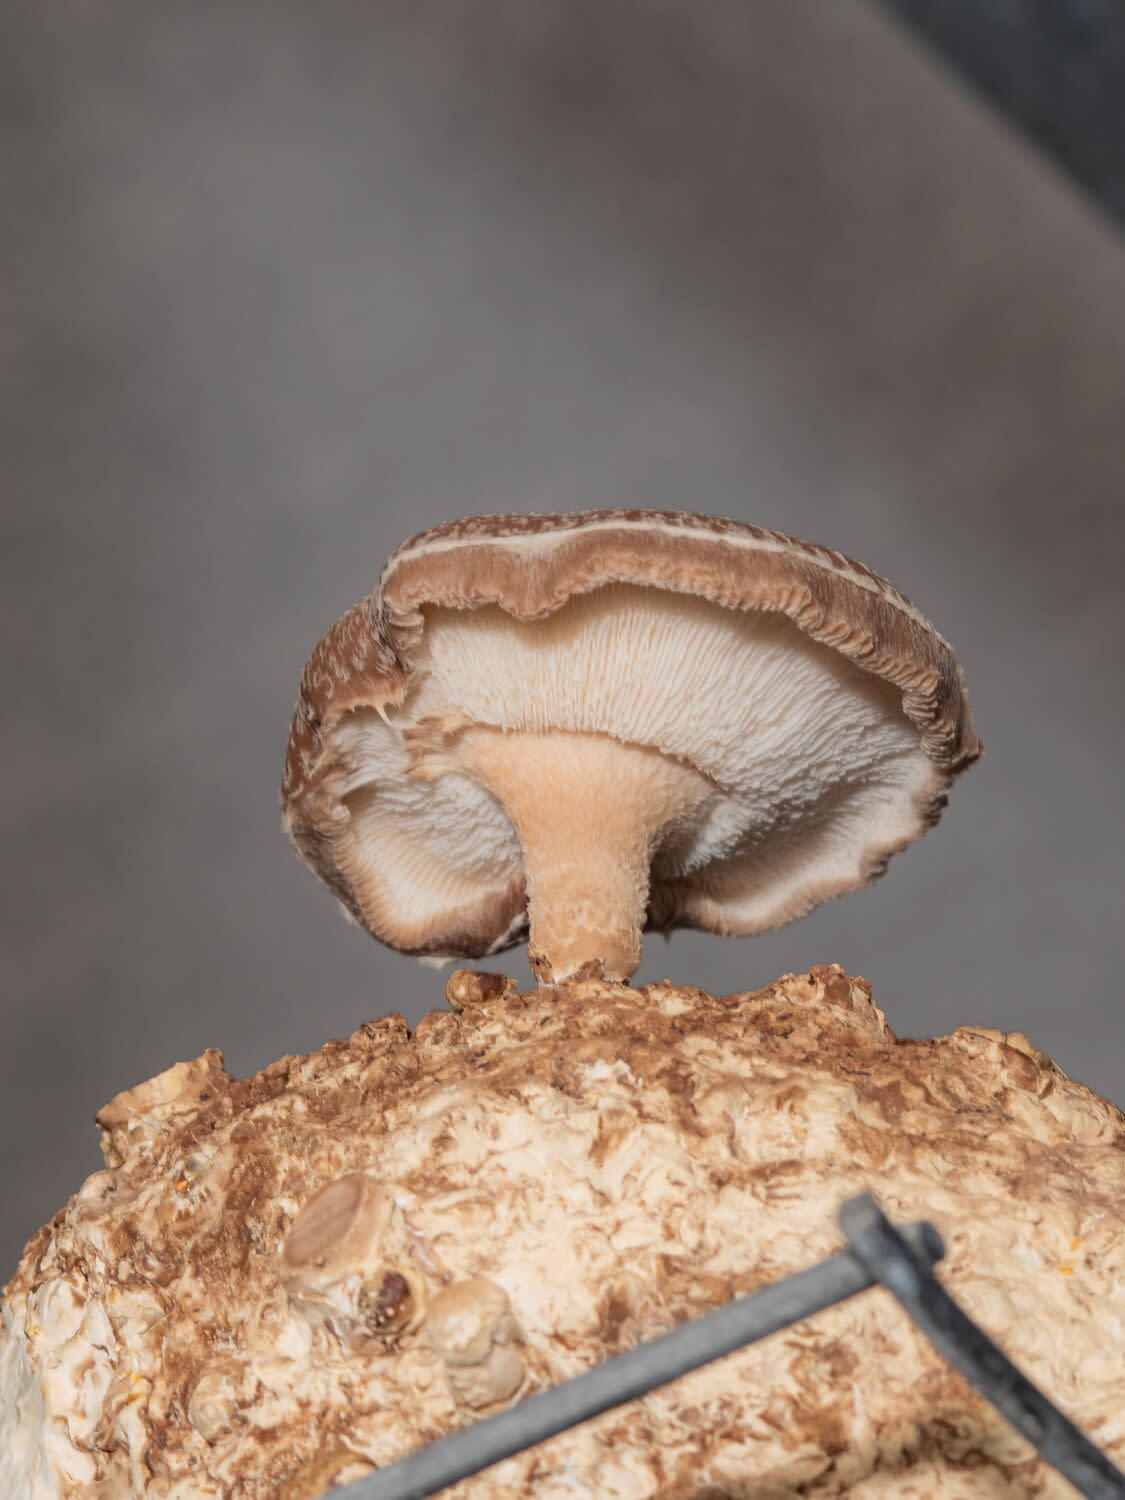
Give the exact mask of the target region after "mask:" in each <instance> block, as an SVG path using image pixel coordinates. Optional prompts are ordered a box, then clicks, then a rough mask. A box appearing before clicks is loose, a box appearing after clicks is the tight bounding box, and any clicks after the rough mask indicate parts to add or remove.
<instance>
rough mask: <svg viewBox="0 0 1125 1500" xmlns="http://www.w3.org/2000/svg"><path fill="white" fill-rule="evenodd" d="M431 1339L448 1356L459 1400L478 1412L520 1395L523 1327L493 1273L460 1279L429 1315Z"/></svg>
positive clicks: (452, 1389)
mask: <svg viewBox="0 0 1125 1500" xmlns="http://www.w3.org/2000/svg"><path fill="white" fill-rule="evenodd" d="M425 1339H426V1343H427V1344H428V1345H429V1346H430V1348H431V1349H432V1350H433V1351H434V1353H435V1354H439V1355H440V1356H441V1357H442V1359H443V1360H444V1361H445V1373H446V1378H447V1380H448V1381H449V1389H450V1392H451V1393H452V1395H453V1399H454V1400H455V1401H456V1402H457V1403H458V1405H460V1406H468V1407H472V1408H473V1409H474V1410H475V1411H483V1410H487V1409H488V1408H489V1407H493V1406H497V1405H499V1404H500V1403H502V1402H504V1401H507V1400H508V1398H509V1397H510V1396H514V1395H515V1393H516V1392H517V1391H518V1390H519V1388H520V1386H521V1385H522V1384H523V1377H524V1363H523V1355H522V1354H521V1353H520V1350H519V1348H518V1347H517V1345H519V1344H522V1343H523V1331H522V1330H521V1328H520V1325H519V1324H518V1322H517V1321H516V1319H515V1316H514V1314H513V1313H512V1307H511V1303H510V1302H509V1301H508V1294H507V1292H506V1291H505V1290H504V1289H503V1287H500V1286H497V1285H496V1283H495V1282H494V1281H490V1280H489V1279H488V1277H487V1276H472V1277H470V1278H469V1279H468V1280H467V1281H455V1282H454V1283H453V1284H452V1285H451V1286H447V1287H445V1288H443V1290H442V1291H440V1292H439V1293H438V1294H437V1296H436V1297H435V1298H434V1300H433V1301H432V1302H431V1303H430V1307H429V1311H428V1313H427V1315H426V1327H425Z"/></svg>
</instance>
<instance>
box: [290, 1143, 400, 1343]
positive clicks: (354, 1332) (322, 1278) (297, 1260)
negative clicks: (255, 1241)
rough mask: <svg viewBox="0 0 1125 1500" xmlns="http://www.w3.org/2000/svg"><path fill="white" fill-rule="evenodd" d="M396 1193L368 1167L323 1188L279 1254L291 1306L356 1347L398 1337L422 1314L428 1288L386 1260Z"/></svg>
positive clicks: (309, 1205) (298, 1218)
mask: <svg viewBox="0 0 1125 1500" xmlns="http://www.w3.org/2000/svg"><path fill="white" fill-rule="evenodd" d="M391 1206H392V1205H391V1198H390V1195H389V1193H388V1192H387V1191H386V1189H385V1188H384V1187H382V1186H381V1185H380V1184H379V1183H377V1182H376V1181H375V1180H374V1179H373V1178H371V1177H369V1176H368V1175H367V1174H366V1173H364V1172H349V1173H348V1174H347V1176H344V1177H337V1178H336V1179H335V1180H334V1181H332V1182H329V1183H326V1184H325V1186H324V1187H322V1188H320V1189H319V1190H318V1191H317V1192H316V1193H314V1194H313V1196H312V1197H311V1198H310V1199H309V1201H308V1202H307V1203H306V1204H305V1206H304V1207H303V1208H302V1209H301V1211H300V1213H299V1214H298V1215H297V1217H296V1219H295V1220H294V1221H293V1226H292V1228H291V1229H290V1231H289V1235H288V1237H287V1239H286V1241H285V1244H284V1246H283V1248H282V1253H281V1278H282V1281H283V1283H284V1285H285V1289H286V1291H287V1293H288V1295H289V1300H290V1303H291V1305H292V1306H293V1307H294V1308H296V1309H297V1310H299V1311H300V1312H302V1313H303V1314H304V1315H305V1316H306V1318H308V1319H309V1321H310V1322H313V1323H327V1324H328V1325H329V1327H331V1328H332V1329H333V1331H334V1332H335V1333H336V1334H337V1335H338V1337H340V1338H341V1339H343V1340H344V1341H345V1342H346V1343H347V1344H349V1345H350V1346H352V1347H358V1346H360V1345H362V1344H364V1343H366V1342H367V1341H368V1340H369V1339H371V1338H373V1337H383V1338H386V1337H397V1336H398V1335H400V1334H401V1333H403V1332H405V1331H408V1330H409V1329H410V1328H412V1327H414V1326H415V1325H416V1323H417V1322H418V1321H419V1319H420V1318H421V1310H422V1307H423V1301H424V1298H423V1289H422V1285H421V1282H420V1281H419V1280H418V1278H417V1277H416V1276H415V1275H414V1273H413V1272H412V1271H408V1270H406V1269H404V1268H403V1267H401V1266H395V1265H391V1264H389V1263H388V1262H387V1261H386V1259H385V1254H386V1247H385V1244H384V1240H385V1231H386V1229H387V1225H388V1223H389V1221H390V1215H391Z"/></svg>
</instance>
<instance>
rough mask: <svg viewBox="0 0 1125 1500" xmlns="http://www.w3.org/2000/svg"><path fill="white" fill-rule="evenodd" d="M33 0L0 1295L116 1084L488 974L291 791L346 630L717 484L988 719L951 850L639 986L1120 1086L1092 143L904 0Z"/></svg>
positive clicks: (1124, 1096) (1120, 318) (89, 1160)
mask: <svg viewBox="0 0 1125 1500" xmlns="http://www.w3.org/2000/svg"><path fill="white" fill-rule="evenodd" d="M0 28H2V33H3V34H2V35H0V72H2V87H0V108H2V110H3V115H4V131H3V142H2V152H3V154H2V168H3V171H4V175H5V184H6V186H5V192H4V210H5V212H4V219H5V227H4V234H3V254H4V258H5V262H6V264H5V266H4V272H3V281H2V296H3V307H2V309H0V329H2V341H3V342H2V350H3V357H2V361H0V375H2V379H3V420H4V434H3V447H2V452H3V462H4V471H5V482H4V491H3V507H2V525H3V546H2V558H0V563H2V568H3V581H2V590H0V609H2V611H3V623H4V645H5V650H4V653H3V658H4V659H3V674H4V680H3V699H4V705H5V710H6V712H5V715H4V741H5V743H4V760H3V764H4V769H5V774H4V776H3V780H2V783H0V797H2V804H0V820H2V821H0V827H2V848H3V864H2V870H3V881H4V890H3V901H2V907H0V921H2V923H3V974H2V986H3V988H2V1001H0V1004H2V1007H3V1017H2V1019H3V1027H2V1033H0V1034H2V1038H3V1041H2V1057H0V1073H2V1080H0V1082H2V1088H0V1139H2V1140H3V1143H4V1152H3V1166H2V1167H0V1172H2V1182H3V1191H4V1212H3V1216H2V1222H0V1281H2V1280H3V1279H4V1278H5V1276H6V1275H7V1274H8V1273H9V1272H10V1270H11V1268H12V1267H13V1266H14V1263H15V1259H16V1256H17V1255H18V1252H19V1248H20V1246H21V1245H22V1243H23V1240H24V1239H25V1237H26V1236H27V1235H28V1234H30V1233H31V1232H32V1231H33V1230H34V1229H35V1228H36V1227H37V1226H38V1225H39V1223H40V1222H41V1221H43V1220H44V1219H45V1218H47V1217H48V1216H49V1215H50V1214H51V1213H52V1212H53V1211H54V1209H56V1208H57V1207H58V1206H60V1205H61V1203H62V1201H63V1200H64V1198H65V1196H66V1195H67V1194H68V1193H69V1192H70V1191H72V1190H73V1189H74V1188H75V1187H76V1186H77V1184H78V1183H79V1181H80V1180H81V1179H82V1178H83V1177H84V1176H85V1175H86V1173H87V1172H89V1171H90V1170H93V1169H94V1168H95V1167H96V1165H97V1164H98V1157H97V1145H96V1132H95V1129H94V1127H93V1124H92V1122H91V1116H92V1114H93V1112H94V1110H95V1109H96V1108H97V1107H98V1106H99V1105H100V1104H101V1103H103V1102H104V1101H105V1100H107V1099H108V1098H109V1097H110V1096H111V1095H112V1094H114V1093H115V1092H116V1091H118V1090H120V1089H122V1088H125V1087H127V1086H128V1085H131V1084H133V1083H135V1082H137V1081H139V1080H141V1079H143V1078H146V1077H148V1076H149V1075H151V1074H153V1073H156V1072H158V1071H159V1070H161V1069H163V1068H164V1067H166V1066H168V1065H169V1064H170V1063H172V1062H173V1061H174V1060H176V1059H179V1058H186V1057H190V1056H193V1055H194V1054H196V1053H198V1052H200V1051H201V1050H202V1049H203V1048H204V1047H207V1046H209V1045H217V1046H220V1047H222V1048H223V1050H224V1051H225V1053H226V1057H227V1063H228V1066H229V1067H230V1068H231V1069H232V1070H234V1071H239V1072H245V1071H249V1070H252V1069H255V1068H257V1067H259V1066H261V1065H262V1064H264V1063H266V1062H267V1061H269V1060H271V1059H272V1058H274V1057H276V1056H278V1055H279V1054H281V1053H283V1052H286V1051H293V1050H307V1049H309V1048H312V1047H315V1046H317V1045H318V1044H319V1043H320V1042H321V1041H322V1040H323V1039H324V1038H325V1037H327V1036H331V1035H340V1034H344V1033H347V1032H348V1031H349V1030H351V1029H352V1028H354V1027H355V1026H356V1025H357V1024H358V1022H359V1021H360V1020H361V1019H363V1018H364V1017H368V1016H374V1015H379V1014H381V1013H383V1012H385V1011H387V1010H390V1009H398V1010H401V1011H403V1012H404V1013H405V1014H406V1015H407V1016H408V1017H409V1018H411V1019H417V1018H418V1017H419V1016H421V1015H422V1014H423V1013H424V1012H425V1011H426V1010H428V1009H432V1008H434V1007H435V1006H438V1005H440V1004H441V1003H442V1001H441V993H442V984H443V979H442V976H440V975H438V974H435V973H434V972H433V971H432V970H427V969H424V968H421V967H419V966H418V965H417V964H416V963H414V962H413V961H412V960H410V959H407V958H403V957H401V956H399V955H397V954H394V953H390V952H388V951H385V950H383V949H381V948H380V947H379V946H378V945H376V944H375V943H374V942H372V941H371V939H369V938H368V937H366V936H365V935H363V934H362V933H360V932H359V931H358V930H356V929H355V928H353V927H350V926H348V925H346V924H345V922H344V920H343V918H342V917H341V916H340V914H339V912H338V910H337V908H336V907H335V905H334V903H333V902H332V900H331V899H330V897H329V896H328V895H327V893H326V892H325V891H323V890H322V889H321V888H320V887H319V886H318V885H317V884H316V883H315V882H314V880H313V879H312V877H311V876H310V875H308V874H307V873H306V871H305V870H304V868H303V867H302V866H301V865H300V864H299V863H298V861H297V859H296V858H295V856H294V855H293V854H292V853H291V852H290V850H289V849H288V848H287V846H286V843H285V841H284V839H283V837H282V834H281V832H280V825H279V814H278V806H277V783H278V777H279V773H280V765H281V757H282V751H283V748H284V743H285V737H286V733H287V727H288V718H289V713H290V709H291V704H292V700H293V696H294V693H295V690H296V683H297V678H298V675H299V672H300V669H301V665H302V663H303V661H304V658H305V655H306V653H307V651H308V649H309V648H310V647H311V645H312V643H313V641H314V640H315V639H316V637H317V636H318V635H319V634H320V633H321V632H322V631H323V630H324V629H325V628H327V626H328V625H329V624H330V623H331V622H332V620H333V619H334V618H335V617H336V615H338V614H339V613H341V612H342V610H343V609H344V608H345V607H346V606H347V605H349V604H350V603H352V602H353V601H354V600H355V599H357V598H358V597H360V596H361V595H363V594H364V593H366V592H367V591H368V590H369V589H370V587H371V586H372V584H373V583H374V581H375V578H376V576H377V573H378V571H379V568H380V565H381V563H382V561H383V559H384V557H385V556H386V554H387V553H388V552H389V551H390V550H391V549H392V548H393V547H394V546H395V545H397V544H398V543H399V542H400V541H402V540H403V539H404V538H405V537H406V536H407V535H409V534H410V533H411V532H413V531H416V530H418V529H420V528H422V527H425V526H429V525H432V524H434V523H436V522H438V521H441V520H444V519H446V518H449V517H453V516H457V515H460V514H463V513H466V512H471V511H482V510H505V509H517V510H528V509H530V510H549V509H575V508H580V507H585V506H601V505H617V504H630V505H644V506H660V507H680V508H685V509H691V510H702V511H714V512H719V513H724V514H727V515H731V516H736V517H741V518H744V519H752V520H754V521H758V522H762V523H764V524H766V525H769V526H774V527H778V528H781V529H783V530H787V531H793V532H797V533H799V534H803V535H806V536H809V537H812V538H814V539H816V540H818V541H823V542H826V543H829V544H831V545H833V546H838V547H840V548H842V549H844V550H845V551H847V552H850V553H852V554H853V555H855V556H857V557H859V558H861V559H862V560H863V561H865V562H867V563H869V564H870V565H872V566H873V567H875V568H877V569H879V570H881V571H883V572H885V573H886V574H888V575H889V576H890V577H891V578H892V579H893V580H894V581H895V582H896V583H897V584H899V585H900V586H901V587H902V588H904V589H905V590H906V591H907V592H908V593H909V594H911V595H912V596H913V597H914V598H915V600H916V601H917V602H918V603H919V604H920V605H921V607H922V608H923V609H924V610H926V611H927V612H928V613H929V614H930V615H931V616H932V617H933V619H934V620H935V621H936V623H937V624H938V626H939V628H941V629H942V630H943V631H944V632H945V633H946V634H947V636H948V637H949V638H950V639H951V640H952V641H953V643H954V645H955V646H956V647H957V649H958V650H959V652H960V654H961V656H962V659H963V661H964V663H965V666H966V670H967V674H968V682H969V686H970V691H971V694H972V698H973V703H974V708H975V712H976V716H977V722H978V726H979V728H980V731H981V733H982V735H983V737H984V740H985V744H986V754H985V758H984V760H983V761H982V762H981V763H980V765H979V766H977V767H976V768H975V769H974V770H972V771H971V772H970V773H969V774H968V776H967V777H966V778H965V779H964V780H963V781H962V782H961V783H960V784H959V785H958V786H957V787H956V788H955V791H954V795H953V798H952V801H951V805H950V808H949V810H948V812H947V814H946V817H945V819H944V821H943V823H942V824H941V826H940V827H939V828H938V829H937V830H936V831H935V832H934V833H932V834H931V835H930V836H929V837H927V838H926V839H925V840H924V841H923V842H922V843H921V844H919V845H917V846H916V847H915V848H914V849H912V850H910V851H909V852H908V853H906V854H905V855H903V856H901V857H900V858H899V859H897V860H896V861H895V862H894V863H893V865H892V868H891V870H890V872H889V874H888V876H887V878H886V879H885V880H884V881H883V882H882V883H881V884H879V885H878V886H876V887H875V888H873V889H872V890H870V891H868V892H865V893H863V894H860V895H856V896H852V897H850V898H848V899H846V900H845V901H842V902H839V903H837V904H834V905H831V906H829V907H827V908H822V909H821V910H820V911H819V912H818V913H817V914H816V915H814V916H813V917H811V918H808V919H806V920H805V921H804V922H802V923H799V924H797V925H796V926H793V927H790V928H787V929H785V930H783V931H780V932H778V933H776V934H773V935H770V936H768V937H765V938H760V939H746V940H741V941H739V940H722V939H718V938H707V937H703V936H700V935H680V936H677V937H675V938H674V939H673V940H672V941H671V942H667V943H666V942H665V941H663V940H661V939H658V938H650V940H649V942H648V945H647V950H646V957H645V962H644V967H643V970H642V972H641V975H640V976H639V977H640V978H641V979H652V978H656V977H659V976H661V975H670V976H672V977H673V978H676V979H680V980H691V981H695V982H698V983H701V984H703V985H705V986H707V987H709V988H711V989H714V990H717V991H724V990H727V991H729V990H734V989H741V988H746V987H751V986H759V985H762V984H764V983H767V982H768V981H770V980H771V979H773V978H774V977H775V976H776V975H777V974H778V973H780V972H782V971H784V970H788V969H803V968H807V967H808V966H809V965H810V964H812V963H814V962H820V961H830V960H836V961H838V962H840V963H842V964H844V965H845V966H846V967H847V968H848V969H849V970H851V971H853V972H859V973H862V974H865V975H867V976H868V977H869V978H870V979H871V981H872V982H873V984H874V985H875V991H876V997H877V999H878V1000H879V1002H880V1003H881V1004H882V1005H883V1006H884V1007H885V1008H886V1009H887V1011H888V1013H889V1016H890V1019H891V1022H892V1024H893V1025H894V1026H895V1028H896V1029H897V1030H898V1031H899V1033H900V1034H906V1035H928V1034H934V1033H939V1032H943V1031H946V1030H948V1029H950V1028H952V1027H954V1026H956V1025H958V1024H959V1023H961V1022H982V1023H986V1024H988V1025H992V1026H999V1027H1004V1028H1009V1029H1010V1028H1020V1029H1024V1030H1026V1031H1027V1032H1028V1033H1029V1034H1030V1035H1031V1037H1032V1038H1033V1040H1034V1041H1035V1042H1036V1043H1037V1044H1038V1045H1039V1046H1041V1047H1043V1048H1045V1049H1046V1050H1047V1051H1048V1052H1050V1053H1051V1054H1052V1055H1053V1056H1054V1057H1055V1058H1057V1059H1058V1061H1059V1062H1060V1064H1061V1065H1062V1066H1063V1067H1064V1068H1065V1069H1066V1070H1067V1071H1068V1072H1070V1073H1072V1074H1073V1075H1075V1076H1077V1077H1079V1078H1081V1079H1083V1080H1085V1081H1086V1082H1088V1083H1089V1084H1091V1085H1092V1086H1094V1087H1095V1088H1097V1089H1099V1090H1100V1091H1102V1092H1103V1093H1105V1094H1107V1095H1109V1096H1110V1097H1112V1098H1115V1099H1117V1100H1118V1101H1121V1102H1125V1010H1123V1005H1122V999H1121V995H1120V985H1121V975H1122V974H1123V973H1125V919H1123V917H1122V914H1121V910H1120V907H1121V881H1120V875H1119V864H1120V857H1121V855H1120V850H1121V835H1122V796H1121V773H1120V764H1121V757H1122V743H1123V729H1125V723H1123V717H1125V716H1123V712H1122V708H1123V701H1122V690H1121V683H1120V677H1119V658H1120V653H1121V647H1122V623H1123V611H1125V601H1123V596H1122V588H1121V576H1122V564H1121V548H1122V543H1123V540H1125V523H1123V519H1122V499H1123V496H1125V420H1123V411H1122V398H1123V393H1125V254H1123V247H1122V243H1121V242H1120V241H1118V240H1116V239H1115V238H1114V236H1113V233H1112V231H1111V230H1110V228H1109V227H1108V224H1107V223H1106V222H1103V221H1101V220H1100V219H1099V218H1098V216H1097V214H1096V212H1095V210H1094V209H1092V208H1091V206H1090V205H1089V203H1088V202H1086V201H1085V200H1084V199H1082V198H1081V197H1080V196H1079V195H1078V193H1077V191H1076V190H1075V189H1073V188H1072V187H1071V186H1070V185H1069V184H1068V183H1067V182H1066V181H1064V180H1063V178H1062V177H1061V176H1060V175H1059V173H1058V171H1057V169H1056V168H1055V167H1054V166H1053V165H1051V164H1049V163H1048V162H1047V161H1046V159H1045V158H1043V157H1041V156H1039V155H1038V154H1037V153H1036V152H1035V150H1034V149H1033V148H1032V147H1030V146H1029V145H1028V144H1027V143H1026V142H1025V141H1024V140H1022V139H1020V138H1017V137H1016V135H1015V134H1014V133H1013V132H1012V131H1011V130H1010V129H1009V128H1008V127H1007V126H1006V125H1004V124H1003V123H1002V122H1001V121H1000V120H999V119H998V118H997V117H995V116H994V115H993V114H991V113H990V111H989V110H988V108H987V106H985V105H984V104H983V103H981V102H980V101H978V99H977V98H976V97H975V96H973V95H971V94H970V93H969V92H968V90H967V89H966V88H965V87H964V86H963V85H962V84H961V83H959V82H958V81H957V80H956V79H955V78H954V77H953V76H952V74H950V73H947V72H946V71H945V69H944V68H943V67H942V66H941V65H940V64H939V63H938V62H936V61H935V60H934V59H933V58H932V57H931V56H930V55H929V54H927V53H925V52H924V51H922V50H920V48H919V45H918V44H917V43H916V42H915V41H914V40H913V39H912V38H911V37H910V36H908V35H907V34H906V33H905V32H900V31H899V30H898V29H896V27H895V25H894V23H893V22H891V21H890V20H889V19H888V18H887V16H886V15H885V14H884V13H882V12H880V11H877V10H875V9H869V8H868V7H867V6H866V5H864V4H862V3H858V0H856V3H848V4H831V5H830V4H828V3H825V0H798V3H792V4H784V5H782V4H776V5H775V4H772V3H771V4H766V3H755V4H749V3H746V0H709V3H708V4H707V5H705V6H692V5H690V4H688V3H687V0H676V3H671V0H636V3H633V0H612V3H609V4H606V3H605V0H565V3H564V0H480V3H477V4H474V5H466V4H464V3H463V0H428V3H426V4H424V5H419V4H417V3H415V0H404V3H398V0H382V3H380V4H378V5H367V6H364V5H342V4H324V5H317V6H308V5H303V4H297V3H281V0H275V3H274V4H272V5H271V6H269V7H265V6H254V5H238V4H234V5H231V4H228V3H223V4H217V3H215V4H212V3H199V0H196V3H192V4H190V5H189V4H160V5H146V6H139V5H132V6H130V5H124V4H118V5H112V4H103V5H97V6H91V5H89V4H87V3H62V0H53V3H50V4H42V3H40V0H34V3H23V0H10V3H8V4H7V5H5V7H4V9H3V17H2V20H0ZM504 967H506V968H507V969H508V970H509V972H511V973H513V974H516V975H520V976H521V977H523V978H526V973H527V971H526V968H525V965H524V959H523V956H522V953H521V952H520V951H515V952H513V953H512V954H509V955H507V956H506V960H505V961H504Z"/></svg>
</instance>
